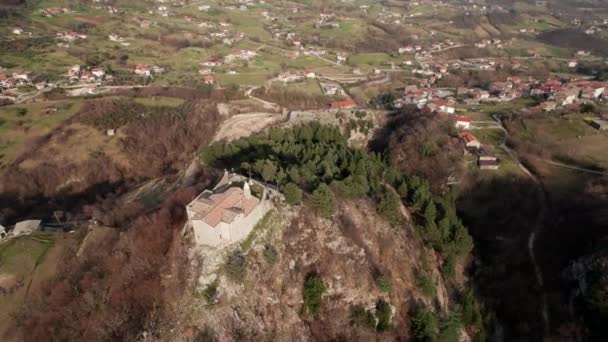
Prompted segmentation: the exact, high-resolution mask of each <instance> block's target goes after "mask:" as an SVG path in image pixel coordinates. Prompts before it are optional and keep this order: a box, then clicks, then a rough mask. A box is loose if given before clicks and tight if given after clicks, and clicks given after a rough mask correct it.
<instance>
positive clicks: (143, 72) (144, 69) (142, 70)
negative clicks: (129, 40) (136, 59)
mask: <svg viewBox="0 0 608 342" xmlns="http://www.w3.org/2000/svg"><path fill="white" fill-rule="evenodd" d="M135 74H137V75H140V76H150V75H151V74H152V69H151V68H150V67H149V66H148V65H144V64H137V65H136V66H135Z"/></svg>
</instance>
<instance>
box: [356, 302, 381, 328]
mask: <svg viewBox="0 0 608 342" xmlns="http://www.w3.org/2000/svg"><path fill="white" fill-rule="evenodd" d="M350 324H351V325H352V326H358V327H368V328H371V329H375V328H376V324H377V322H376V317H375V316H374V314H373V313H372V312H371V311H368V310H365V308H363V306H361V305H355V306H353V307H352V308H351V313H350Z"/></svg>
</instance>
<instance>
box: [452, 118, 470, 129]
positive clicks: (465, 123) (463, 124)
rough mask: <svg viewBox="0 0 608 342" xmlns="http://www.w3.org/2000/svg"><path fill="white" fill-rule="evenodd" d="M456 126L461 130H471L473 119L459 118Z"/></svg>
mask: <svg viewBox="0 0 608 342" xmlns="http://www.w3.org/2000/svg"><path fill="white" fill-rule="evenodd" d="M454 126H455V127H456V128H460V129H469V128H471V118H470V117H468V116H457V117H456V123H455V124H454Z"/></svg>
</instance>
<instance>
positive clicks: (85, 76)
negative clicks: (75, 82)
mask: <svg viewBox="0 0 608 342" xmlns="http://www.w3.org/2000/svg"><path fill="white" fill-rule="evenodd" d="M80 81H82V82H95V75H93V73H92V72H90V71H87V70H85V71H83V72H81V73H80Z"/></svg>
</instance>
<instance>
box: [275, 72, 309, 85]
mask: <svg viewBox="0 0 608 342" xmlns="http://www.w3.org/2000/svg"><path fill="white" fill-rule="evenodd" d="M303 79H304V75H301V74H295V73H291V72H283V73H280V74H279V76H277V80H279V81H281V82H283V83H289V82H297V81H301V80H303Z"/></svg>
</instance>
